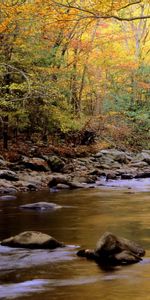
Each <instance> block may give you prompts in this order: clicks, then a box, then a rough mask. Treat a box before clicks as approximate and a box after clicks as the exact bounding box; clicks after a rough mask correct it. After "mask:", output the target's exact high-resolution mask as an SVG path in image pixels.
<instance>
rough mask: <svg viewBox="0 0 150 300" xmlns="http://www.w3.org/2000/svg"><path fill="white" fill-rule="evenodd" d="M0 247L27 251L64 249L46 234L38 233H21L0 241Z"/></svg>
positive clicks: (60, 243)
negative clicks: (26, 249)
mask: <svg viewBox="0 0 150 300" xmlns="http://www.w3.org/2000/svg"><path fill="white" fill-rule="evenodd" d="M1 245H2V246H8V247H13V248H29V249H55V248H58V247H64V244H63V243H62V242H59V241H57V240H56V239H55V238H53V237H52V236H50V235H48V234H45V233H42V232H38V231H25V232H22V233H20V234H18V235H15V236H12V237H9V238H7V239H4V240H2V241H1Z"/></svg>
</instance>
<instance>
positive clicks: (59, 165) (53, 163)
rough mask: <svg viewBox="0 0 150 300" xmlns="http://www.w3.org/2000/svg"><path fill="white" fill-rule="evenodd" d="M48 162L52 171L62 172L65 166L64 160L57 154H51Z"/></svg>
mask: <svg viewBox="0 0 150 300" xmlns="http://www.w3.org/2000/svg"><path fill="white" fill-rule="evenodd" d="M47 162H48V165H49V166H50V168H51V171H52V172H62V171H63V168H64V166H65V163H64V161H63V160H62V159H61V158H59V157H58V156H56V155H52V156H49V158H48V160H47Z"/></svg>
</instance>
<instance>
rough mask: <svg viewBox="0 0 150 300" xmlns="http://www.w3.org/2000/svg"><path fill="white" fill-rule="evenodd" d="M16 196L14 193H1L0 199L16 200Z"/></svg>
mask: <svg viewBox="0 0 150 300" xmlns="http://www.w3.org/2000/svg"><path fill="white" fill-rule="evenodd" d="M16 199H17V197H16V196H14V195H3V196H0V200H16Z"/></svg>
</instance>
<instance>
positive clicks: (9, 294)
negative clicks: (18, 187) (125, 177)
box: [0, 180, 150, 300]
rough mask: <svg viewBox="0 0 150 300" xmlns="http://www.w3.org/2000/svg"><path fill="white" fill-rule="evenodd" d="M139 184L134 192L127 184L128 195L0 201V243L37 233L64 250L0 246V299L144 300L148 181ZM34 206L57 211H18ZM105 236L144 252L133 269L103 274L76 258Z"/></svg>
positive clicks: (122, 191)
mask: <svg viewBox="0 0 150 300" xmlns="http://www.w3.org/2000/svg"><path fill="white" fill-rule="evenodd" d="M136 184H137V182H136ZM145 184H146V185H145V186H146V188H145V189H144V188H142V189H141V190H140V189H139V186H138V188H137V189H135V184H134V182H133V186H132V187H131V189H128V187H126V186H121V188H116V187H115V188H111V187H110V186H108V187H98V188H96V189H87V190H86V189H85V190H76V191H63V192H60V193H49V192H48V191H45V192H44V191H42V192H33V193H26V194H18V195H17V199H15V200H14V201H12V200H11V201H0V239H3V238H6V237H9V236H11V235H15V234H17V233H19V232H21V231H26V230H38V231H41V232H45V233H47V234H50V235H52V236H54V237H56V238H57V239H58V240H60V241H64V242H65V244H67V245H68V246H66V247H65V248H60V249H59V248H58V249H56V250H55V251H49V250H28V249H10V248H8V247H2V246H0V299H18V300H20V299H21V300H25V299H29V300H35V299H36V300H41V298H42V300H49V299H51V300H57V299H59V300H60V299H61V300H66V299H70V298H71V299H72V300H76V299H79V300H83V299H86V300H93V298H94V299H95V300H99V299H100V298H101V299H103V300H120V299H122V300H128V299H129V298H130V300H141V299H148V298H147V295H149V294H150V286H149V279H150V259H149V257H150V201H149V196H150V181H149V182H148V181H147V180H146V181H145ZM142 186H144V182H143V181H142ZM129 191H131V192H132V193H128V192H129ZM38 201H47V202H54V203H56V204H59V205H61V206H62V208H61V209H59V210H56V211H53V212H50V211H44V212H41V211H28V210H22V209H20V208H19V206H20V205H22V204H28V203H34V202H38ZM105 231H111V232H113V233H115V234H117V235H120V236H124V237H126V238H128V239H131V240H135V241H137V242H139V243H140V244H141V245H142V246H143V247H144V248H145V249H146V257H145V258H144V259H143V261H142V262H140V263H138V264H134V265H131V266H126V267H117V268H115V269H107V270H106V269H103V268H101V267H99V266H98V265H97V264H96V263H95V262H93V261H87V260H86V259H83V258H82V259H81V258H79V257H77V256H76V252H77V251H78V249H79V248H78V246H79V245H80V247H81V248H90V249H92V248H94V246H95V244H96V242H97V240H98V239H99V237H100V236H101V235H102V234H103V233H104V232H105ZM71 245H72V246H71Z"/></svg>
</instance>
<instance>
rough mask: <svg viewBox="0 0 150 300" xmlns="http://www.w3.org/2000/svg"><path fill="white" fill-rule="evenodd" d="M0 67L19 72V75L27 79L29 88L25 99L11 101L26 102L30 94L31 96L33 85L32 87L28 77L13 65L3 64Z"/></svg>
mask: <svg viewBox="0 0 150 300" xmlns="http://www.w3.org/2000/svg"><path fill="white" fill-rule="evenodd" d="M0 66H2V67H5V68H7V69H8V68H9V69H10V70H12V71H17V72H18V73H20V74H21V75H22V76H23V77H24V78H25V80H26V83H27V86H28V92H27V93H26V95H25V96H24V97H23V98H21V99H20V98H16V99H14V100H11V101H20V100H21V101H24V100H26V99H27V98H28V97H29V96H30V94H31V85H30V81H29V79H28V77H27V75H26V74H25V73H24V72H23V71H22V70H20V69H18V68H16V67H14V66H12V65H9V64H6V63H1V64H0Z"/></svg>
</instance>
